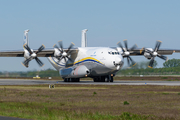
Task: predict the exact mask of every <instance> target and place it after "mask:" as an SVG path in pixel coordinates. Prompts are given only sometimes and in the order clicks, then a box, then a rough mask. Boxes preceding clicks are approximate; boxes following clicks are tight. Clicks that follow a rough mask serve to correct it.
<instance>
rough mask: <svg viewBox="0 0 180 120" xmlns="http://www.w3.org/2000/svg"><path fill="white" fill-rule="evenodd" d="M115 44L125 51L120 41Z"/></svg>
mask: <svg viewBox="0 0 180 120" xmlns="http://www.w3.org/2000/svg"><path fill="white" fill-rule="evenodd" d="M117 45H118V46H119V47H120V48H121V49H122V51H123V52H125V51H124V49H123V46H122V44H121V42H118V43H117Z"/></svg>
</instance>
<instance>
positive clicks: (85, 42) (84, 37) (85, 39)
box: [81, 29, 88, 47]
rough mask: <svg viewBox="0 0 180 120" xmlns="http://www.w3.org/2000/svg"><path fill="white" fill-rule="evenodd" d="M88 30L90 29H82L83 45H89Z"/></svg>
mask: <svg viewBox="0 0 180 120" xmlns="http://www.w3.org/2000/svg"><path fill="white" fill-rule="evenodd" d="M87 31H88V29H84V30H82V38H81V47H87V37H86V32H87Z"/></svg>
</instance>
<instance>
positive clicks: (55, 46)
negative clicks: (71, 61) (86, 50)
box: [53, 44, 63, 53]
mask: <svg viewBox="0 0 180 120" xmlns="http://www.w3.org/2000/svg"><path fill="white" fill-rule="evenodd" d="M53 47H54V48H57V49H58V50H59V51H60V52H61V53H63V52H62V51H61V50H60V49H59V47H58V46H57V45H56V44H55V45H54V46H53Z"/></svg>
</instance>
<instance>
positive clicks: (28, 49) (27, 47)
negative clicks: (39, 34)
mask: <svg viewBox="0 0 180 120" xmlns="http://www.w3.org/2000/svg"><path fill="white" fill-rule="evenodd" d="M24 48H25V49H26V50H27V51H28V52H29V53H30V55H31V54H32V53H33V52H32V51H31V49H30V48H29V46H28V45H25V46H24Z"/></svg>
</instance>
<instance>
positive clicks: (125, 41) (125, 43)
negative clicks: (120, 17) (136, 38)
mask: <svg viewBox="0 0 180 120" xmlns="http://www.w3.org/2000/svg"><path fill="white" fill-rule="evenodd" d="M123 41H124V45H125V47H126V51H127V50H128V44H127V39H125V40H123Z"/></svg>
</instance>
